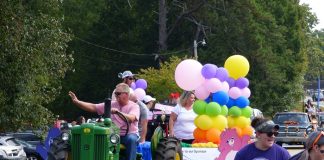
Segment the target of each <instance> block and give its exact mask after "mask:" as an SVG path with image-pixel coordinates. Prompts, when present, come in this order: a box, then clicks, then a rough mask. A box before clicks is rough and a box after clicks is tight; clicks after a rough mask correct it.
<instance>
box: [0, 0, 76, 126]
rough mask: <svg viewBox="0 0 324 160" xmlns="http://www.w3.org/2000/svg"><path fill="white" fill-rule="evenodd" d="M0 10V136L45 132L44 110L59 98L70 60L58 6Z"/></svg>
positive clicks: (6, 5) (48, 1)
mask: <svg viewBox="0 0 324 160" xmlns="http://www.w3.org/2000/svg"><path fill="white" fill-rule="evenodd" d="M0 5H1V6H0V8H1V13H0V17H1V18H0V23H1V24H2V25H1V26H0V32H1V33H2V34H1V37H0V43H1V48H2V49H1V51H0V57H1V58H0V81H1V82H2V83H1V84H0V88H1V89H0V90H1V92H0V104H1V105H0V110H1V112H0V131H4V130H5V131H10V130H17V129H26V128H41V127H46V126H47V124H49V123H52V122H53V121H52V120H53V117H52V113H51V112H50V111H48V110H47V108H46V105H47V104H48V103H50V102H52V101H53V100H54V99H55V97H56V96H57V95H58V94H59V92H60V89H61V80H62V78H63V77H64V75H65V72H66V71H67V70H68V69H69V68H70V64H71V63H72V60H73V59H72V56H71V55H68V54H66V48H67V43H68V42H69V41H70V40H71V35H70V34H68V33H66V32H64V31H63V30H62V25H61V23H62V22H61V20H62V19H61V16H60V15H59V14H58V13H59V8H60V4H59V1H52V0H44V1H28V2H24V3H21V2H17V1H10V0H4V1H1V3H0Z"/></svg>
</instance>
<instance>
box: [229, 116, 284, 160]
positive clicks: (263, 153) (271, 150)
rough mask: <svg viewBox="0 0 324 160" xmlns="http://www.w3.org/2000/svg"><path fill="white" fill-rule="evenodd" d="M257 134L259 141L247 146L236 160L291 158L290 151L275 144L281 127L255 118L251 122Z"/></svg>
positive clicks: (279, 159) (238, 153) (269, 121)
mask: <svg viewBox="0 0 324 160" xmlns="http://www.w3.org/2000/svg"><path fill="white" fill-rule="evenodd" d="M251 125H252V127H253V128H254V129H255V132H256V139H257V141H255V142H253V143H251V144H248V145H246V146H245V147H243V148H242V149H241V150H239V151H238V152H237V154H236V155H235V158H234V160H245V159H271V160H287V159H288V158H290V155H289V153H288V151H287V150H286V149H284V148H282V147H281V146H279V145H277V144H275V143H274V140H275V136H276V135H277V134H278V130H279V126H278V125H275V124H274V123H273V121H271V120H268V119H264V118H260V117H257V118H254V119H253V120H252V122H251Z"/></svg>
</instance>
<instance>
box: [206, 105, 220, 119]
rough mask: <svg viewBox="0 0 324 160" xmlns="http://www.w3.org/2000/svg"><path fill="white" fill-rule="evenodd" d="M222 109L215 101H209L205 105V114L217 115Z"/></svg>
mask: <svg viewBox="0 0 324 160" xmlns="http://www.w3.org/2000/svg"><path fill="white" fill-rule="evenodd" d="M221 111H222V109H221V107H220V105H219V104H218V103H216V102H210V103H208V104H207V106H206V114H207V115H209V116H217V115H219V114H220V113H221Z"/></svg>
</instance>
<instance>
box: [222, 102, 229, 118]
mask: <svg viewBox="0 0 324 160" xmlns="http://www.w3.org/2000/svg"><path fill="white" fill-rule="evenodd" d="M221 109H222V111H221V115H223V116H227V114H228V108H227V106H226V105H223V106H221Z"/></svg>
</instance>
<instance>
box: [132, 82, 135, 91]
mask: <svg viewBox="0 0 324 160" xmlns="http://www.w3.org/2000/svg"><path fill="white" fill-rule="evenodd" d="M131 88H132V89H133V90H135V89H136V84H135V83H134V82H132V83H131Z"/></svg>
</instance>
